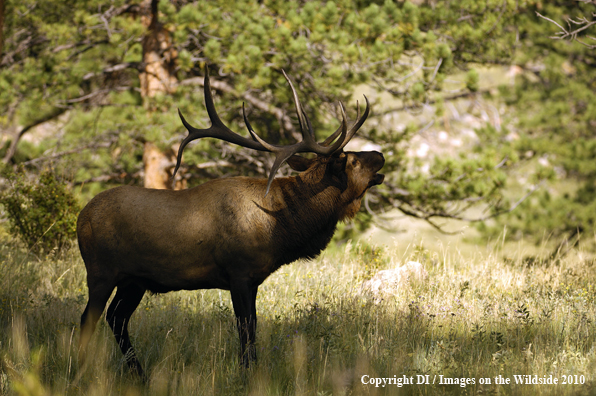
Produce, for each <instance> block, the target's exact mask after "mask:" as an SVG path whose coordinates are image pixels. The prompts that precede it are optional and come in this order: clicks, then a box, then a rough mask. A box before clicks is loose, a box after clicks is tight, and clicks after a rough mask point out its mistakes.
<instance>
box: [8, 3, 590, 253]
mask: <svg viewBox="0 0 596 396" xmlns="http://www.w3.org/2000/svg"><path fill="white" fill-rule="evenodd" d="M1 8H2V14H1V15H2V17H0V27H1V29H0V31H1V32H2V36H0V49H1V54H2V55H1V58H0V59H1V61H0V109H2V111H0V130H1V137H0V157H2V158H3V163H4V164H5V165H6V166H7V167H6V168H5V170H4V173H3V174H4V177H3V178H2V179H1V180H2V190H3V191H4V192H3V203H4V205H3V208H4V209H3V218H4V219H6V218H7V217H8V218H12V219H13V221H11V222H9V223H6V222H5V223H4V224H5V226H8V227H7V228H10V229H11V230H13V232H14V233H17V234H19V233H20V234H21V236H22V237H23V238H24V239H25V240H28V243H29V244H30V246H38V247H39V248H41V247H40V246H41V244H40V243H39V241H40V240H41V239H42V238H45V236H44V237H42V235H45V234H47V233H48V232H49V231H48V230H49V229H52V228H54V229H57V228H58V224H54V222H57V221H58V220H56V216H55V215H52V218H53V219H52V220H45V221H42V220H41V218H40V217H39V216H38V217H35V216H33V215H32V214H31V213H29V214H27V212H28V211H21V212H19V207H21V208H22V207H24V206H27V207H32V205H33V206H34V204H32V203H31V202H32V199H33V198H31V195H32V193H28V194H27V193H25V191H29V190H27V189H28V188H29V189H30V188H31V186H29V184H28V183H30V182H31V180H35V181H36V180H38V179H39V177H38V176H39V175H40V174H42V173H43V172H44V170H45V171H47V170H49V171H50V172H51V173H52V175H53V177H55V178H57V179H58V183H59V184H60V183H63V182H64V183H66V184H68V186H69V190H70V191H73V192H74V193H75V195H76V199H75V200H72V199H70V200H68V202H55V203H48V202H46V203H44V205H46V206H47V207H46V208H45V209H42V210H41V212H44V211H50V212H52V211H53V212H55V213H58V212H65V211H66V212H69V210H67V209H65V208H66V207H68V206H70V205H75V206H74V207H75V208H78V207H80V206H81V205H83V204H84V203H85V202H86V201H87V200H88V199H90V197H92V196H93V195H95V194H96V193H97V192H99V191H101V190H103V189H105V188H109V187H111V186H115V185H121V184H134V185H145V186H147V187H155V188H172V184H171V182H170V181H169V177H170V176H171V174H172V169H173V166H174V163H175V161H174V156H175V153H176V151H177V146H178V144H179V142H180V141H181V139H182V138H183V137H184V136H185V130H184V128H183V126H182V124H181V123H180V120H179V119H178V115H177V112H176V108H179V109H180V110H181V111H182V112H183V113H184V114H186V115H188V117H189V119H190V120H191V121H192V123H194V124H195V125H199V126H201V125H206V124H207V123H208V121H206V119H207V118H206V114H205V109H204V104H203V95H202V84H203V76H204V68H205V67H209V68H210V69H211V70H212V71H211V74H212V76H213V82H212V87H213V90H214V93H215V97H216V102H217V108H218V109H219V110H218V111H219V113H220V114H221V116H222V117H223V118H224V121H225V122H227V123H228V124H229V125H231V126H232V127H233V129H235V130H237V131H243V130H244V126H243V123H242V117H241V111H240V109H241V107H242V103H244V104H245V107H246V109H247V113H248V117H249V119H251V120H253V124H254V125H255V128H257V131H258V132H259V133H260V134H261V135H262V136H264V138H265V139H267V140H268V141H270V142H273V143H288V142H293V141H294V139H295V137H296V135H297V131H296V120H295V119H294V118H295V116H294V113H293V110H292V102H291V96H290V91H289V89H288V87H287V84H286V82H285V81H284V78H283V76H282V74H281V69H284V70H285V71H286V72H287V73H288V74H289V75H290V76H291V78H292V79H293V81H294V83H295V85H296V86H297V89H298V92H299V95H300V96H301V97H302V98H303V99H302V100H303V103H304V106H305V108H306V111H307V113H308V115H309V116H310V118H311V119H312V120H313V124H314V128H315V130H316V131H317V133H318V136H319V138H322V137H324V136H327V135H328V134H329V133H331V131H333V130H334V129H335V128H336V125H337V123H338V114H339V110H338V109H339V108H338V102H339V101H342V102H343V103H345V104H346V107H347V111H348V117H349V119H354V117H355V112H356V106H355V102H356V100H359V101H360V103H361V104H362V99H363V98H362V97H361V95H362V93H366V94H367V95H368V96H369V98H370V99H371V101H372V108H373V113H372V115H371V117H370V118H369V120H368V121H367V123H366V124H365V127H364V128H362V131H361V132H360V133H359V138H360V140H359V141H358V142H357V143H356V147H358V148H362V147H364V148H365V149H367V148H374V149H378V150H380V151H382V152H383V153H384V154H385V157H386V158H387V159H388V161H387V164H386V165H385V169H384V171H385V173H386V174H387V178H386V182H385V183H384V185H383V186H382V187H380V188H378V189H377V190H376V191H375V192H374V194H370V195H371V196H370V197H369V199H368V200H367V202H366V205H365V206H366V209H363V211H362V212H361V213H360V215H359V216H358V218H357V220H356V222H355V224H354V225H356V226H357V227H353V225H348V227H347V230H343V231H342V233H341V234H340V239H346V238H348V237H350V236H353V235H354V234H353V232H358V231H360V230H362V229H364V228H366V227H368V226H369V225H370V224H371V220H372V218H373V214H374V215H375V219H376V220H377V221H376V222H377V224H378V225H381V226H391V225H390V224H387V223H383V221H382V220H383V218H382V216H380V215H382V214H383V213H385V212H391V210H393V209H397V210H398V211H400V212H401V213H403V214H406V215H409V216H413V217H416V218H420V219H423V220H426V221H427V222H429V223H430V224H431V225H433V226H434V227H437V228H440V229H443V230H445V231H453V229H449V227H445V224H446V223H444V222H442V221H441V219H465V220H473V221H475V222H476V223H477V224H480V225H479V226H478V228H479V229H480V230H481V231H482V232H483V235H484V236H491V237H494V236H496V235H499V234H501V233H502V232H503V226H504V225H506V226H507V232H506V234H505V238H508V239H512V240H519V239H521V238H526V239H529V240H533V241H538V242H539V241H543V240H545V239H548V240H550V241H553V243H554V244H555V245H554V248H555V249H558V248H560V247H561V246H564V245H567V244H569V243H571V245H575V244H576V243H577V241H578V240H579V236H580V235H584V236H586V238H584V239H585V240H586V242H587V243H591V241H592V240H593V233H594V220H595V217H596V210H594V209H596V208H595V205H596V204H595V199H594V196H595V192H596V184H595V183H596V177H595V175H596V161H594V159H595V157H596V140H595V139H594V138H593V137H594V136H593V135H594V134H593V132H592V131H593V129H594V123H595V122H596V117H595V115H596V107H595V106H596V101H595V100H594V95H595V93H594V92H595V91H594V84H595V79H594V77H595V76H596V74H595V73H596V72H595V71H594V67H593V66H594V62H595V56H594V52H595V50H594V42H593V39H592V37H591V36H590V34H591V32H592V31H593V28H592V24H593V22H592V14H593V13H594V11H595V10H596V7H595V5H594V2H592V1H548V2H544V1H535V0H528V1H519V0H517V1H507V0H506V1H480V2H479V1H471V0H470V1H466V0H461V1H446V2H443V1H417V2H407V1H406V2H392V1H385V2H381V1H379V2H359V1H340V2H331V1H330V2H318V1H309V2H277V1H266V2H251V1H247V2H234V3H227V2H217V1H213V2H211V1H210V2H187V1H178V0H176V1H157V0H154V1H148V0H146V1H143V2H130V1H111V2H109V3H106V2H103V1H83V2H77V3H76V5H74V6H73V5H69V4H67V3H65V2H62V1H43V2H41V1H19V2H14V1H5V2H3V3H2V7H1ZM549 19H550V20H549ZM575 31H577V33H575ZM271 164H272V158H271V156H269V155H267V154H263V153H259V152H252V151H250V150H248V149H239V148H237V147H233V146H232V145H229V144H224V143H222V142H215V141H211V140H209V139H206V140H205V141H201V142H197V143H194V144H193V145H191V147H189V149H187V152H186V154H185V156H184V163H183V169H182V172H180V176H177V179H176V182H175V187H174V188H186V187H190V186H194V185H197V184H200V183H202V182H203V181H205V180H207V179H211V178H216V177H221V176H226V177H227V176H234V175H252V176H265V175H266V173H267V171H268V169H269V168H270V166H271ZM15 172H16V173H15ZM279 173H280V174H288V173H289V169H288V168H285V169H282V170H281V171H280V172H279ZM41 180H42V181H43V180H44V179H43V178H42V179H41ZM34 184H39V183H34ZM42 184H43V183H42ZM46 184H47V183H46ZM41 195H46V194H43V193H42V194H41ZM33 200H34V199H33ZM27 202H29V203H28V204H27ZM52 205H54V207H53V208H52V207H50V206H52ZM474 208H476V209H475V210H474ZM70 212H73V213H74V212H76V209H73V210H71V211H70ZM70 212H69V213H70ZM55 213H54V214H55ZM73 213H71V214H70V217H71V220H68V221H65V223H66V224H65V227H66V228H65V231H64V232H68V224H71V223H72V219H73V218H74V217H75V216H74V215H73ZM496 215H500V216H498V217H495V216H496ZM11 216H12V217H11ZM19 216H20V217H21V218H29V217H32V216H33V219H32V220H31V222H32V223H33V224H34V226H32V225H22V224H21V225H19V224H17V223H15V221H14V218H15V217H19ZM40 216H41V214H40ZM66 216H67V217H68V215H66ZM489 219H496V220H491V221H488V222H487V221H485V220H489ZM48 221H49V223H47V222H48ZM71 225H72V224H71ZM19 227H20V228H19ZM36 227H37V230H32V228H36ZM71 228H72V227H71ZM70 232H71V234H69V235H70V237H72V229H71V230H70ZM50 234H51V232H50ZM27 235H29V236H27ZM27 238H28V239H27ZM55 238H58V242H57V243H62V242H61V241H62V239H60V237H55ZM68 238H69V237H68V236H67V237H64V238H63V239H68Z"/></svg>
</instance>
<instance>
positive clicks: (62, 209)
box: [0, 167, 79, 253]
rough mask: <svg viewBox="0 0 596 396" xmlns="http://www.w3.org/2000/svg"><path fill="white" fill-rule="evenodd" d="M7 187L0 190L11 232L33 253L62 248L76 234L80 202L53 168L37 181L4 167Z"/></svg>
mask: <svg viewBox="0 0 596 396" xmlns="http://www.w3.org/2000/svg"><path fill="white" fill-rule="evenodd" d="M2 176H3V177H4V178H5V179H6V180H7V188H6V190H4V191H3V192H2V193H0V203H1V204H2V205H3V206H4V211H5V214H6V217H7V218H8V220H9V224H10V227H9V232H10V233H11V235H13V236H14V237H18V238H20V239H21V240H22V241H23V242H24V243H25V244H26V245H27V246H28V248H29V249H30V250H31V251H32V252H34V253H41V252H45V253H49V252H50V251H52V250H53V249H57V250H62V249H63V248H64V247H65V246H66V245H68V243H69V242H70V241H71V240H72V239H74V237H75V235H76V222H77V215H78V213H79V205H78V203H77V201H76V198H75V196H74V195H73V193H72V191H70V190H69V189H68V188H67V186H66V184H65V183H63V182H61V181H59V180H58V179H56V177H55V175H54V174H53V172H52V171H50V170H45V171H43V172H42V173H41V174H40V175H39V178H38V179H37V180H35V181H30V180H27V178H26V176H25V173H24V172H20V173H15V172H14V171H13V170H12V169H11V168H10V167H5V168H4V169H3V170H2Z"/></svg>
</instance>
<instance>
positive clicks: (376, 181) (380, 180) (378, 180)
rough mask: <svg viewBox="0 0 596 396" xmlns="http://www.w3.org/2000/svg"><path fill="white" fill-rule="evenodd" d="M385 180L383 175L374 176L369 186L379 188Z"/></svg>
mask: <svg viewBox="0 0 596 396" xmlns="http://www.w3.org/2000/svg"><path fill="white" fill-rule="evenodd" d="M383 180H385V175H384V174H382V173H377V174H375V175H374V176H373V178H372V180H371V181H370V182H369V183H368V186H369V187H372V186H377V185H379V184H381V183H383Z"/></svg>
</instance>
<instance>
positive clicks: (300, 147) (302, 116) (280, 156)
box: [172, 67, 369, 195]
mask: <svg viewBox="0 0 596 396" xmlns="http://www.w3.org/2000/svg"><path fill="white" fill-rule="evenodd" d="M282 73H283V75H284V77H285V78H286V80H287V81H288V83H289V84H290V88H291V89H292V94H293V98H294V105H295V106H296V113H297V115H298V122H299V124H300V131H301V133H302V141H300V142H298V143H295V144H292V145H289V146H278V145H274V144H270V143H267V142H266V141H264V140H263V139H261V138H260V137H259V136H258V135H257V134H256V132H255V131H254V129H253V128H252V126H251V125H250V123H249V122H248V118H247V117H246V112H245V111H244V104H242V115H243V117H244V123H245V124H246V127H247V129H248V132H249V133H250V135H251V137H252V140H250V139H247V138H245V137H243V136H240V135H238V134H237V133H235V132H233V131H232V130H230V129H229V128H228V127H227V126H225V125H224V123H223V122H222V121H221V119H220V118H219V116H218V115H217V112H216V110H215V105H214V103H213V96H212V95H211V85H210V83H209V70H208V68H207V67H206V68H205V84H204V91H205V106H206V107H207V114H208V115H209V119H210V120H211V124H212V125H211V127H209V128H207V129H197V128H195V127H193V126H191V125H190V124H189V123H188V122H186V120H185V119H184V117H183V116H182V113H181V112H180V109H178V114H179V115H180V119H181V120H182V123H183V124H184V126H185V127H186V129H188V136H187V137H186V138H185V139H184V140H183V141H182V143H181V144H180V148H179V149H178V158H177V161H176V167H175V168H174V173H173V175H172V178H174V176H175V175H176V172H177V171H178V168H180V162H181V161H182V151H183V150H184V148H185V147H186V145H187V144H188V143H190V142H191V141H192V140H195V139H199V138H203V137H213V138H217V139H221V140H225V141H227V142H230V143H234V144H237V145H239V146H242V147H248V148H251V149H254V150H259V151H268V152H271V153H275V162H274V163H273V166H272V167H271V171H270V173H269V179H268V181H267V190H266V192H265V195H267V194H268V193H269V188H270V187H271V183H272V182H273V179H274V178H275V174H276V173H277V170H278V169H279V167H280V166H281V165H282V164H283V163H284V161H286V160H287V159H288V158H290V157H291V156H292V155H294V154H296V153H315V154H317V155H322V156H326V157H328V156H331V155H333V154H334V153H336V152H340V151H341V150H343V148H344V147H345V145H346V144H347V143H348V142H349V141H350V139H351V138H352V137H353V136H354V134H356V132H357V131H358V128H360V127H361V126H362V124H363V123H364V121H365V120H366V118H367V117H368V113H369V103H368V99H367V98H366V96H365V97H364V98H365V100H366V110H365V111H364V114H363V115H362V117H360V108H358V119H357V121H356V122H355V123H354V125H353V126H352V128H350V130H349V131H348V121H347V119H346V113H345V110H344V107H343V104H341V103H340V110H341V114H342V122H341V125H340V127H339V128H338V129H337V130H336V131H335V132H334V133H333V134H332V135H331V136H329V137H328V138H327V139H325V141H324V142H323V143H321V144H319V143H317V142H316V140H315V133H314V130H313V128H312V125H311V123H310V120H309V119H308V117H307V116H306V113H305V112H304V109H303V108H302V105H301V104H300V100H299V99H298V94H297V93H296V90H295V89H294V85H293V84H292V81H290V78H289V77H288V76H287V74H286V72H285V71H283V70H282ZM332 142H334V143H333V144H332Z"/></svg>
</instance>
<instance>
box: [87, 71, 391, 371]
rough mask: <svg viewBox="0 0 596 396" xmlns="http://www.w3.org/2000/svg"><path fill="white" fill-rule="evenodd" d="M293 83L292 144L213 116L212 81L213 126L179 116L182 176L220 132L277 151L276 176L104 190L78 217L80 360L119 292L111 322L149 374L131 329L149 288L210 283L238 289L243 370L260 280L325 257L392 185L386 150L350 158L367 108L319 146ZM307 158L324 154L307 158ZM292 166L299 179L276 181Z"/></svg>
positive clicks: (131, 360)
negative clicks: (368, 199) (371, 192)
mask: <svg viewBox="0 0 596 396" xmlns="http://www.w3.org/2000/svg"><path fill="white" fill-rule="evenodd" d="M284 75H285V73H284ZM286 78H287V76H286ZM288 82H289V83H290V87H291V89H292V91H293V94H294V102H295V105H296V110H297V113H298V118H299V121H300V126H301V130H302V135H303V140H302V142H300V143H296V144H294V145H290V146H274V145H270V144H268V143H266V142H265V141H263V140H262V139H260V138H259V137H258V136H257V135H256V133H255V132H254V131H253V130H252V127H251V126H250V124H249V123H248V120H246V117H245V122H246V125H247V127H248V129H249V132H250V134H251V136H252V139H247V138H244V137H242V136H240V135H237V134H235V133H234V132H232V131H231V130H229V129H228V128H227V127H226V126H225V125H224V124H223V123H222V122H221V120H220V119H219V117H218V116H217V113H216V111H215V107H214V103H213V98H212V96H211V90H210V86H209V77H208V74H206V76H205V102H206V106H207V111H208V114H209V117H210V119H211V122H212V124H213V125H212V126H211V127H210V128H208V129H196V128H193V127H192V126H190V125H189V124H188V123H187V122H186V120H185V119H184V117H182V114H180V117H181V119H182V122H183V123H184V125H185V126H186V128H187V129H188V130H189V135H188V136H187V138H186V139H184V141H183V142H182V144H181V146H180V149H179V152H178V163H177V165H176V170H177V169H178V167H179V165H180V160H181V156H182V151H183V149H184V147H185V146H186V145H187V144H188V143H189V142H190V141H191V140H194V139H198V138H201V137H215V138H219V139H222V140H226V141H228V142H232V143H235V144H238V145H241V146H244V147H249V148H253V149H256V150H262V151H270V152H273V153H275V154H276V161H275V163H274V166H273V169H272V170H271V174H270V176H269V180H265V179H258V178H248V177H231V178H222V179H217V180H212V181H209V182H207V183H204V184H202V185H200V186H198V187H195V188H191V189H188V190H182V191H168V190H153V189H146V188H140V187H130V186H123V187H117V188H114V189H111V190H107V191H104V192H102V193H100V194H98V195H97V196H96V197H95V198H93V199H92V200H91V201H90V202H89V203H88V204H87V206H86V207H85V208H84V209H83V210H82V211H81V213H80V215H79V219H78V223H77V235H78V241H79V248H80V251H81V255H82V257H83V260H84V262H85V266H86V268H87V284H88V288H89V301H88V303H87V306H86V308H85V311H84V312H83V315H82V317H81V337H80V348H79V350H80V354H81V355H80V360H81V361H83V359H84V357H85V350H86V347H87V345H88V343H89V340H90V338H91V335H92V333H93V331H94V329H95V326H96V324H97V321H98V320H99V318H100V316H101V315H102V312H103V310H104V308H105V305H106V304H107V302H108V300H109V298H110V295H111V294H112V292H113V290H114V289H116V295H115V296H114V298H113V300H112V302H111V303H110V305H109V307H108V310H107V314H106V320H107V321H108V323H109V325H110V327H111V329H112V331H113V333H114V335H115V337H116V341H117V342H118V345H119V346H120V348H121V350H122V353H123V354H124V355H125V356H126V360H127V363H128V365H129V366H130V367H131V369H133V370H135V371H136V372H137V373H138V374H139V375H140V376H142V377H144V373H143V370H142V368H141V365H140V363H139V361H138V359H137V357H136V355H135V352H134V349H133V347H132V344H131V342H130V339H129V334H128V322H129V320H130V317H131V315H132V313H133V312H134V311H135V309H136V308H137V306H138V304H139V303H140V301H141V299H142V297H143V295H144V293H145V292H146V291H147V290H149V291H151V292H154V293H166V292H169V291H174V290H196V289H211V288H219V289H224V290H229V291H230V293H231V296H232V303H233V307H234V313H235V315H236V320H237V326H238V332H239V335H240V344H241V360H242V363H243V365H245V366H248V365H249V362H250V361H252V360H256V353H255V344H254V343H255V332H256V326H257V315H256V306H255V301H256V297H257V290H258V287H259V285H260V284H261V283H263V281H264V280H265V279H266V278H267V277H268V276H269V275H270V274H271V273H273V272H274V271H276V270H277V269H278V268H279V267H281V266H282V265H284V264H289V263H291V262H293V261H296V260H298V259H301V258H314V257H316V256H317V255H318V254H319V253H320V252H321V251H322V250H323V249H324V248H325V247H326V246H327V244H328V243H329V241H330V240H331V237H332V236H333V233H334V231H335V228H336V225H337V223H338V221H341V220H345V219H349V218H351V217H353V216H354V215H355V214H356V212H357V211H358V209H359V208H360V203H361V200H362V197H363V195H364V194H365V192H366V191H367V190H368V189H369V188H370V187H372V186H374V185H377V184H380V183H382V182H383V175H382V174H379V173H377V172H378V171H379V170H380V169H381V168H382V166H383V165H384V162H385V160H384V158H383V156H382V154H381V153H378V152H375V151H371V152H344V151H343V147H344V146H345V145H346V143H347V142H348V141H349V139H351V138H352V136H354V134H355V133H356V131H357V130H358V128H360V126H361V125H362V123H363V122H364V120H365V119H366V117H367V116H368V112H369V106H368V101H367V106H366V110H365V112H364V113H363V115H362V117H360V114H359V115H358V119H357V120H356V122H355V123H354V124H353V126H352V127H351V128H350V129H348V125H347V120H346V117H345V113H344V111H343V107H342V106H340V108H341V110H342V115H343V119H342V124H341V126H340V127H339V128H338V130H337V131H336V132H335V133H334V134H333V135H331V136H330V137H329V138H328V139H327V140H325V141H324V142H322V143H320V144H319V143H316V141H315V137H314V132H313V130H312V127H311V125H310V122H309V120H308V119H307V118H306V116H305V113H304V111H303V110H302V107H301V105H300V102H299V100H298V97H297V95H296V91H295V90H294V87H293V86H292V83H291V81H290V80H289V79H288ZM298 152H314V153H316V154H317V156H316V157H315V158H313V159H306V158H304V157H301V156H298V155H296V153H298ZM284 161H287V163H288V164H289V165H290V167H292V168H293V169H294V170H297V171H299V172H300V173H299V174H298V175H297V176H293V177H284V178H274V175H275V172H276V171H277V169H278V168H279V166H280V165H281V164H282V163H283V162H284Z"/></svg>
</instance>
